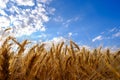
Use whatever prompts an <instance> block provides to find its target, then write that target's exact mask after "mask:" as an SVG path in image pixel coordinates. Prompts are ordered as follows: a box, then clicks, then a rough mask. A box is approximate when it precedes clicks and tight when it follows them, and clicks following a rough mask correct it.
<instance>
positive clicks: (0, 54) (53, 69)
mask: <svg viewBox="0 0 120 80" xmlns="http://www.w3.org/2000/svg"><path fill="white" fill-rule="evenodd" d="M11 41H12V42H14V43H10V42H11ZM13 44H17V45H18V46H19V47H18V49H17V50H16V51H14V50H13V49H12V48H11V46H12V45H13ZM27 44H30V43H29V42H28V41H27V40H25V41H23V42H22V43H19V42H18V41H17V40H16V39H14V38H13V37H8V38H7V39H6V40H5V41H4V43H3V44H2V45H1V48H0V80H120V51H116V52H111V50H110V49H107V50H101V47H100V48H97V49H94V50H88V49H86V48H84V47H83V48H80V47H79V46H78V45H77V44H76V43H75V42H73V41H70V43H69V45H65V44H64V42H62V43H59V44H58V45H55V44H53V45H52V47H51V48H50V50H47V49H46V48H45V47H44V46H45V45H46V46H47V44H36V45H34V46H33V47H31V48H30V49H29V50H28V51H27V52H26V53H25V50H26V47H25V46H26V45H27Z"/></svg>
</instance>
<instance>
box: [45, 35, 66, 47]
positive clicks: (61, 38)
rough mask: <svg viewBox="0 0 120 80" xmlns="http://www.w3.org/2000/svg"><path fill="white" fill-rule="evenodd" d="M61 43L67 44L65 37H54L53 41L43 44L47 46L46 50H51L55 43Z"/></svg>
mask: <svg viewBox="0 0 120 80" xmlns="http://www.w3.org/2000/svg"><path fill="white" fill-rule="evenodd" d="M61 42H67V39H65V38H64V37H62V36H60V37H54V38H53V39H52V40H48V41H46V42H43V43H45V44H46V46H45V47H46V48H47V49H50V47H51V46H52V44H53V43H54V44H55V45H57V44H58V43H61Z"/></svg>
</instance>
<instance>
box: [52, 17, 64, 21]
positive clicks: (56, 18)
mask: <svg viewBox="0 0 120 80" xmlns="http://www.w3.org/2000/svg"><path fill="white" fill-rule="evenodd" d="M53 20H54V21H55V22H63V17H61V16H57V17H55V18H53Z"/></svg>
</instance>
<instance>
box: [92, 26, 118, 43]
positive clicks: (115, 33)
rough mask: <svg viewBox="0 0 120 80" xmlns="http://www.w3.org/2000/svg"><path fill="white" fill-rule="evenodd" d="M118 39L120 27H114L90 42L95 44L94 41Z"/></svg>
mask: <svg viewBox="0 0 120 80" xmlns="http://www.w3.org/2000/svg"><path fill="white" fill-rule="evenodd" d="M118 37H120V27H114V28H112V29H110V30H107V31H104V32H101V33H100V35H99V36H97V37H95V38H94V39H92V42H95V41H96V40H103V39H104V40H106V39H109V40H110V39H114V38H118Z"/></svg>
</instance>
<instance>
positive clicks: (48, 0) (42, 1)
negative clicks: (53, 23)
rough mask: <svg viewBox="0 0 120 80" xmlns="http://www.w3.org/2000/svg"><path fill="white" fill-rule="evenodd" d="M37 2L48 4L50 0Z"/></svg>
mask: <svg viewBox="0 0 120 80" xmlns="http://www.w3.org/2000/svg"><path fill="white" fill-rule="evenodd" d="M38 1H40V2H42V3H46V4H49V3H50V2H51V1H52V0H38Z"/></svg>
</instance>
